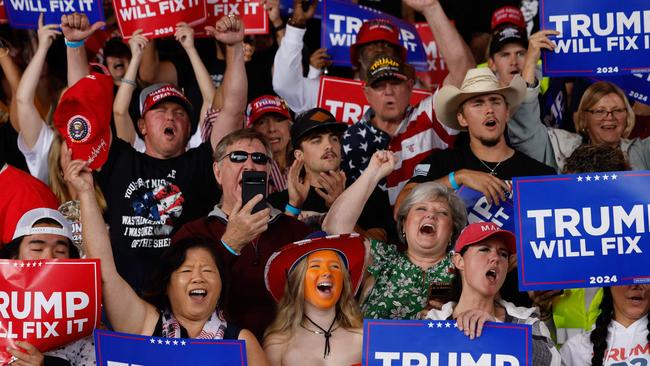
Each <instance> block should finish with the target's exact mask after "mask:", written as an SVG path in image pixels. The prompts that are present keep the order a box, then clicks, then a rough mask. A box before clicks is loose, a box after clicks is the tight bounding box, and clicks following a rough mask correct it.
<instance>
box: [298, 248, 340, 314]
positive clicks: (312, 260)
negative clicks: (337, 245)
mask: <svg viewBox="0 0 650 366" xmlns="http://www.w3.org/2000/svg"><path fill="white" fill-rule="evenodd" d="M306 260H307V272H306V273H305V288H304V291H305V301H307V302H309V303H310V304H312V305H314V306H315V307H317V308H320V309H329V308H331V307H332V306H334V305H336V303H337V302H338V301H339V298H340V297H341V292H342V291H343V271H344V270H345V268H344V267H343V263H342V261H341V258H340V257H339V256H338V254H336V252H334V251H332V250H319V251H317V252H314V253H312V254H310V255H309V256H307V259H306Z"/></svg>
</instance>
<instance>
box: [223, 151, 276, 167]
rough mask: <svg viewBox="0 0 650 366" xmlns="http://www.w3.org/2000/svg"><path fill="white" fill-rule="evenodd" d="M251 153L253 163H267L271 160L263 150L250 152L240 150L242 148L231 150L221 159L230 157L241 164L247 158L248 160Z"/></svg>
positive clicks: (232, 160)
mask: <svg viewBox="0 0 650 366" xmlns="http://www.w3.org/2000/svg"><path fill="white" fill-rule="evenodd" d="M249 155H250V157H251V160H253V163H255V164H260V165H266V164H267V163H268V162H269V157H268V156H266V154H264V153H261V152H254V153H248V152H246V151H240V150H237V151H232V152H229V153H228V154H226V155H224V156H223V157H221V159H219V161H221V160H223V159H225V158H228V157H229V158H230V161H231V162H233V163H237V164H241V163H243V162H245V161H246V160H248V156H249Z"/></svg>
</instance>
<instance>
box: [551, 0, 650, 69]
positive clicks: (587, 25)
mask: <svg viewBox="0 0 650 366" xmlns="http://www.w3.org/2000/svg"><path fill="white" fill-rule="evenodd" d="M540 9H541V10H540V13H539V14H540V24H541V25H542V29H553V30H557V31H559V32H561V33H562V34H561V35H560V36H557V37H552V38H551V39H552V40H553V41H555V43H556V45H557V47H556V48H555V51H554V52H544V53H543V54H542V57H543V73H544V75H545V76H571V75H576V76H589V75H607V74H610V75H611V74H630V73H639V72H648V71H650V24H648V17H649V16H650V2H648V1H647V0H625V1H611V0H571V1H566V0H542V1H541V3H540Z"/></svg>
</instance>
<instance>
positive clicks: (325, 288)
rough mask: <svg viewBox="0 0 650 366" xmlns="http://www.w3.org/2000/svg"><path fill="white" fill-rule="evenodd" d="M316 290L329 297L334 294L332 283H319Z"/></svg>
mask: <svg viewBox="0 0 650 366" xmlns="http://www.w3.org/2000/svg"><path fill="white" fill-rule="evenodd" d="M316 289H318V291H319V292H321V293H323V294H325V295H328V296H329V295H330V294H332V283H331V282H319V283H318V284H317V285H316Z"/></svg>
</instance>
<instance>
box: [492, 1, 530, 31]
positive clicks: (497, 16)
mask: <svg viewBox="0 0 650 366" xmlns="http://www.w3.org/2000/svg"><path fill="white" fill-rule="evenodd" d="M503 24H512V25H514V26H516V27H519V28H523V29H526V21H525V20H524V14H523V13H522V12H521V10H520V9H519V8H517V7H514V6H502V7H500V8H499V9H497V10H495V11H494V13H492V22H491V24H490V29H491V30H495V29H496V27H498V26H500V25H503Z"/></svg>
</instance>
